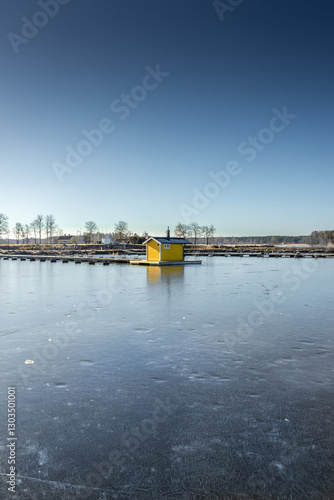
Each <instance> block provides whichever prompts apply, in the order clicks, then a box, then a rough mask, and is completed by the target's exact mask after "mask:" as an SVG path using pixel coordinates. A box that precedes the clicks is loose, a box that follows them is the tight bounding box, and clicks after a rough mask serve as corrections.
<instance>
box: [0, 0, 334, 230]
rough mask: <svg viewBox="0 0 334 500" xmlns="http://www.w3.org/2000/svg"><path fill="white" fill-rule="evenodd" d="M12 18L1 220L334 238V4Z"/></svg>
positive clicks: (6, 18)
mask: <svg viewBox="0 0 334 500" xmlns="http://www.w3.org/2000/svg"><path fill="white" fill-rule="evenodd" d="M231 3H233V4H234V5H235V4H236V3H238V2H235V0H234V1H233V2H231ZM224 4H225V7H224ZM42 6H43V7H42ZM226 6H227V7H226ZM0 9H1V13H0V28H1V40H2V43H1V46H2V64H1V68H2V71H1V74H2V76H1V81H0V89H1V100H2V105H1V118H0V120H1V122H0V124H1V144H2V146H1V190H0V212H4V213H6V214H7V215H8V217H9V222H10V226H11V227H13V226H14V225H15V223H16V222H21V223H24V224H25V223H29V222H31V221H32V220H33V218H34V217H35V216H36V214H38V213H41V214H53V215H54V216H55V218H56V222H57V223H58V224H59V226H60V227H61V228H63V230H64V232H65V233H70V232H71V233H74V234H76V231H77V230H78V229H80V228H83V227H84V223H85V221H87V220H94V221H95V222H96V223H97V224H98V226H99V228H100V229H101V230H105V229H108V230H113V227H114V224H115V222H117V221H118V220H120V219H121V220H125V221H127V222H128V224H129V227H130V229H131V230H132V231H135V232H137V233H139V234H141V233H142V232H143V231H144V230H147V231H148V232H149V233H151V234H154V233H156V234H161V233H163V232H164V230H165V228H166V226H167V225H170V226H171V228H174V226H175V224H176V223H177V222H178V221H180V222H189V221H196V222H198V223H199V224H201V225H206V224H213V225H214V226H215V227H216V228H217V233H216V234H217V235H250V234H253V235H266V234H286V235H298V234H309V233H310V232H311V231H312V230H318V229H319V230H320V229H333V202H332V201H331V200H333V184H334V168H333V116H334V99H333V88H334V78H333V75H334V69H333V46H334V32H333V14H334V5H333V4H332V2H329V1H320V2H315V1H313V0H312V1H311V0H293V1H291V0H280V1H279V2H278V1H273V0H244V1H240V2H239V5H238V6H235V7H231V6H229V0H226V2H220V7H219V3H217V4H216V8H215V4H214V2H211V1H206V0H201V1H199V0H182V1H180V0H168V1H157V0H143V1H141V2H138V1H137V0H118V1H116V0H113V1H109V0H100V1H98V2H97V1H93V0H80V1H79V0H69V1H67V0H49V1H46V0H40V1H39V2H37V1H31V0H11V1H10V2H1V6H0ZM218 11H219V12H218ZM31 23H32V24H31ZM36 25H38V26H37V27H36ZM121 101H123V102H121ZM273 110H276V111H273ZM284 110H285V111H284ZM280 114H281V115H282V114H283V115H284V116H285V117H283V119H282V118H279V116H280ZM99 126H100V127H102V129H103V132H100V133H99V134H96V133H95V135H93V136H89V138H87V137H85V136H84V134H83V132H82V131H83V130H86V131H91V130H92V129H96V128H98V127H99ZM88 135H89V134H88ZM89 139H90V142H89ZM81 141H86V142H84V143H83V142H81ZM87 141H88V142H87ZM92 141H95V145H93V144H92ZM68 148H69V149H68ZM73 150H74V151H77V154H76V157H75V158H73V156H72V154H71V155H70V154H67V153H68V151H73ZM78 151H79V155H78ZM66 156H67V158H66ZM71 162H72V163H71ZM73 162H74V163H73ZM231 162H234V163H231ZM75 164H76V165H77V166H75ZM232 166H233V168H232ZM227 170H230V173H229V174H228V176H229V177H226V175H227V174H226V172H227ZM223 171H224V172H223ZM210 172H211V173H212V172H216V173H217V172H223V173H221V174H220V179H221V184H219V183H218V184H217V181H215V180H214V179H212V177H211V176H210ZM231 172H232V174H231ZM223 178H224V182H223V181H222V179H223ZM210 183H211V184H210ZM199 193H201V194H199ZM205 193H206V194H205ZM208 194H209V196H208Z"/></svg>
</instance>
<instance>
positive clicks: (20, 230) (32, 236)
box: [0, 213, 61, 243]
mask: <svg viewBox="0 0 334 500" xmlns="http://www.w3.org/2000/svg"><path fill="white" fill-rule="evenodd" d="M57 231H61V230H60V229H59V228H58V226H57V224H56V220H55V218H54V216H53V215H52V214H50V215H40V214H39V215H37V216H36V217H35V219H34V220H33V221H32V222H30V223H29V224H22V223H21V222H16V223H15V226H14V227H13V229H12V233H13V234H14V236H15V239H16V243H20V242H21V243H29V242H31V241H33V242H34V243H41V242H42V237H43V236H44V238H45V240H46V242H48V243H51V242H52V239H53V237H54V235H55V234H56V232H57ZM10 232H11V231H10V228H9V224H8V217H7V216H6V215H5V214H3V213H0V238H3V237H6V238H7V240H9V235H10Z"/></svg>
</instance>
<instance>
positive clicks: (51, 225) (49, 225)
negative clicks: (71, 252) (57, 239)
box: [45, 214, 57, 243]
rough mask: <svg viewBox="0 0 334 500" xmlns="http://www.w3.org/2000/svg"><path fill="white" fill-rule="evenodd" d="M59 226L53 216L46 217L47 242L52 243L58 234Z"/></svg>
mask: <svg viewBox="0 0 334 500" xmlns="http://www.w3.org/2000/svg"><path fill="white" fill-rule="evenodd" d="M56 229H57V224H56V220H55V218H54V216H53V215H51V214H50V215H46V216H45V233H46V241H47V242H50V243H52V238H53V235H54V233H55V232H56Z"/></svg>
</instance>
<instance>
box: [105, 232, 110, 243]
mask: <svg viewBox="0 0 334 500" xmlns="http://www.w3.org/2000/svg"><path fill="white" fill-rule="evenodd" d="M110 243H111V241H110V238H109V234H106V237H105V238H104V244H105V245H110Z"/></svg>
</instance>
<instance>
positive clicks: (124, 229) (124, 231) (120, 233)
mask: <svg viewBox="0 0 334 500" xmlns="http://www.w3.org/2000/svg"><path fill="white" fill-rule="evenodd" d="M115 234H116V238H118V239H120V240H121V239H123V238H126V237H127V236H128V234H129V229H128V224H127V222H125V221H124V220H119V221H118V222H117V224H115Z"/></svg>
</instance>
